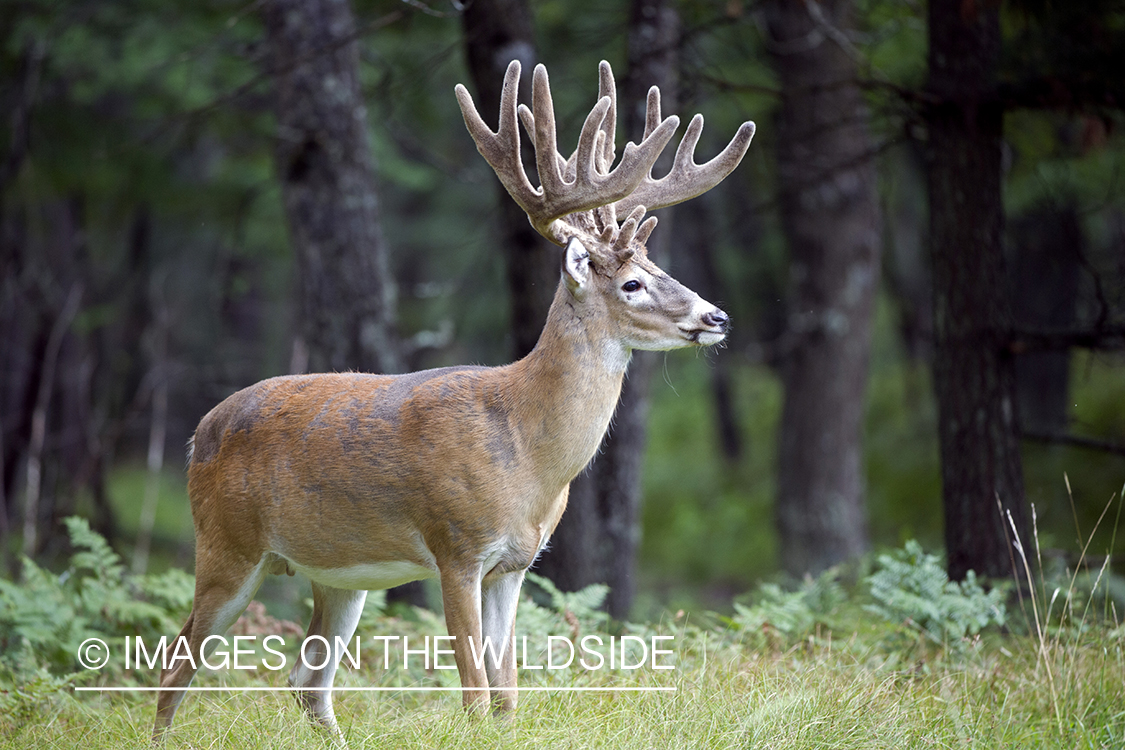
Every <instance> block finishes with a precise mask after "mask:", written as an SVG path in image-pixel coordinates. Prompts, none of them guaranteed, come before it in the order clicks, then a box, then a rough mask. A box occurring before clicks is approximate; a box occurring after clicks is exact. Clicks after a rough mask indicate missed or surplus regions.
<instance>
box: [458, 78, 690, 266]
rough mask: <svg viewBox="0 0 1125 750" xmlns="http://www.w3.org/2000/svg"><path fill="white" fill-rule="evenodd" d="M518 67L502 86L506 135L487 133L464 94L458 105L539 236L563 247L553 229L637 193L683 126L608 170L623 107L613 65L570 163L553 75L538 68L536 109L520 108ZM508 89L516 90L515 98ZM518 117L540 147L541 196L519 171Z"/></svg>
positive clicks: (651, 137) (662, 130) (635, 148)
mask: <svg viewBox="0 0 1125 750" xmlns="http://www.w3.org/2000/svg"><path fill="white" fill-rule="evenodd" d="M513 65H516V67H515V71H516V72H515V74H514V76H513V73H512V70H513V67H512V65H509V66H508V74H507V75H506V76H505V79H504V96H503V97H502V100H501V113H500V130H499V131H497V133H492V131H490V130H488V128H487V126H485V125H484V123H483V121H481V120H480V117H479V115H477V113H476V110H475V109H474V108H473V107H472V99H471V98H469V96H468V92H467V91H464V87H461V86H459V87H458V89H457V97H458V101H459V102H461V108H462V112H463V113H464V115H465V124H466V126H467V127H468V128H469V132H470V133H471V134H472V136H473V139H474V140H475V141H477V148H478V150H480V152H481V154H482V155H484V157H485V159H486V160H487V161H488V163H489V164H491V165H492V167H493V169H495V170H496V172H497V174H498V175H499V176H500V179H501V182H503V183H504V187H505V188H507V190H508V192H509V193H510V194H511V195H512V198H513V199H515V201H516V203H518V204H519V206H520V207H521V208H523V209H524V211H525V212H526V213H527V215H528V218H529V219H530V220H531V223H532V226H534V227H535V229H536V231H538V232H539V233H540V234H542V235H543V236H545V237H547V238H548V239H550V240H552V241H553V242H555V243H557V244H560V245H561V244H564V243H565V240H566V237H565V233H564V232H563V231H562V228H561V227H558V226H556V225H555V221H556V220H558V219H561V218H562V217H564V216H567V215H568V214H572V213H577V212H579V211H589V210H591V209H594V208H597V207H599V206H609V205H611V204H615V203H617V202H619V201H620V200H621V199H623V198H625V197H626V196H628V195H629V194H630V193H632V192H633V191H634V190H636V189H637V186H638V185H640V184H641V183H642V182H643V181H644V180H645V179H646V178H647V177H648V176H649V173H650V172H651V170H652V165H653V163H654V162H655V161H656V158H657V157H658V156H659V155H660V152H661V151H662V150H663V149H664V147H665V146H666V145H668V141H669V140H671V139H672V135H673V134H674V133H675V131H676V128H677V127H678V126H679V118H677V117H675V116H673V117H668V118H667V119H665V120H663V121H661V122H660V123H659V124H657V125H656V126H654V127H653V128H652V132H651V133H649V134H648V136H647V137H646V138H644V139H643V140H642V141H641V143H640V145H636V144H633V143H629V144H627V145H626V146H625V152H624V154H623V155H622V158H621V162H620V163H619V164H618V165H617V167H616V168H615V169H613V170H610V169H609V165H610V163H611V160H612V158H613V154H614V150H615V149H614V145H613V128H614V123H615V121H616V117H617V107H616V92H615V91H614V83H613V73H612V71H611V70H610V68H609V64H608V63H603V64H602V66H601V67H600V68H599V89H600V92H601V93H602V96H601V97H600V98H599V99H598V103H597V104H595V105H594V108H593V109H592V110H591V111H590V114H589V115H587V116H586V121H585V123H584V124H583V126H582V134H581V136H580V137H579V140H578V148H577V149H576V150H575V152H574V154H573V155H572V156H571V157H570V159H564V158H563V157H562V155H561V154H559V152H558V147H557V136H556V133H555V112H554V104H553V101H552V98H551V85H550V81H549V79H548V77H547V69H546V68H545V67H544V66H543V65H537V66H535V72H534V74H533V77H532V98H531V109H528V108H527V107H526V106H523V105H520V106H519V107H517V106H516V104H515V82H516V81H518V79H519V67H518V65H517V64H516V63H515V62H513ZM509 82H511V84H512V86H511V96H510V97H509V96H508V94H509ZM517 117H518V118H519V119H520V120H521V121H522V122H523V126H524V129H525V130H526V131H527V132H528V134H529V135H530V136H531V139H532V142H533V144H534V146H535V163H536V167H537V168H538V170H539V182H540V186H541V187H540V188H538V189H535V188H533V187H531V184H530V182H529V181H528V179H527V175H526V173H525V172H524V171H523V167H522V165H521V164H520V163H519V152H518V147H519V139H518V137H517V136H514V135H513V132H514V130H515V122H516V119H517Z"/></svg>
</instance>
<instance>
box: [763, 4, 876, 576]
mask: <svg viewBox="0 0 1125 750" xmlns="http://www.w3.org/2000/svg"><path fill="white" fill-rule="evenodd" d="M766 9H767V11H766V12H767V19H768V28H769V33H770V35H771V37H772V38H771V40H770V45H769V46H770V52H771V57H772V59H773V63H774V66H775V68H776V69H777V73H778V76H779V78H780V79H781V88H782V102H781V112H780V115H779V120H778V125H777V139H778V157H777V158H778V180H779V183H780V185H779V188H780V193H781V221H782V228H783V230H784V232H785V236H786V238H787V241H788V245H789V253H790V261H789V272H790V284H791V290H790V300H789V308H790V309H789V315H788V321H787V331H786V338H787V339H788V341H789V343H790V345H789V346H788V347H787V349H786V353H785V355H784V356H783V358H782V360H781V361H780V363H779V365H780V371H781V373H780V374H781V379H782V384H783V386H784V389H785V397H784V405H783V408H782V415H781V427H780V437H779V441H780V442H779V450H778V497H777V510H776V513H777V525H778V533H779V537H780V545H781V558H782V560H781V561H782V564H783V566H784V568H785V570H786V571H787V572H789V573H790V574H792V575H803V574H805V573H813V574H815V573H817V572H819V571H821V570H824V569H825V568H827V567H829V566H831V565H834V564H836V563H838V562H840V561H842V560H846V559H848V558H850V557H854V556H856V555H859V554H861V553H862V552H864V550H866V549H867V531H866V517H865V511H864V500H863V497H864V481H863V440H862V435H863V416H864V406H865V400H866V399H865V392H866V388H867V368H868V359H869V352H870V348H871V317H872V311H873V307H874V302H875V292H876V286H877V283H878V279H879V249H880V234H879V232H880V218H879V205H878V199H877V194H876V189H875V184H876V183H875V170H874V165H873V163H872V146H871V139H870V136H869V134H868V129H867V119H868V116H867V109H866V107H865V105H864V103H863V98H862V96H861V93H860V91H859V88H858V87H857V86H856V84H855V77H856V69H855V64H854V62H853V60H852V58H851V57H850V56H849V54H848V50H847V49H846V48H845V46H842V45H846V44H847V41H846V39H841V38H840V37H842V36H843V33H842V32H841V29H846V28H848V27H849V26H850V16H851V9H852V5H851V3H850V2H849V1H848V0H834V1H833V2H825V3H821V4H820V5H816V6H814V5H813V4H811V3H806V2H792V1H791V0H769V2H767V4H766Z"/></svg>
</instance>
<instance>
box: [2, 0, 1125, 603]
mask: <svg viewBox="0 0 1125 750" xmlns="http://www.w3.org/2000/svg"><path fill="white" fill-rule="evenodd" d="M1123 11H1125V6H1123V5H1122V3H1121V2H1118V1H1115V0H1099V1H1097V2H1086V3H1066V4H1056V3H1051V2H1040V1H1039V0H1020V2H1012V3H1005V4H1003V5H1000V4H997V3H992V2H988V1H987V0H984V1H982V2H968V3H963V2H948V0H934V2H932V3H931V4H930V5H929V6H926V5H925V4H922V3H916V2H908V1H899V0H859V1H858V2H850V1H849V0H835V1H834V2H825V3H820V4H818V3H815V2H808V3H791V2H786V0H760V1H759V2H740V1H739V0H731V1H730V2H725V3H714V2H688V1H684V2H672V1H671V0H631V1H630V0H622V1H621V2H586V1H585V0H577V1H574V2H569V1H568V2H535V3H528V2H525V1H520V0H487V1H486V0H475V1H474V2H470V3H457V4H446V3H421V2H391V1H390V0H374V1H363V0H356V1H355V2H352V3H348V2H343V1H341V0H276V1H275V0H270V1H262V2H254V3H229V2H218V1H213V2H195V1H193V2H186V1H178V0H160V1H158V0H122V1H121V2H111V3H107V2H96V1H93V0H62V1H59V2H46V1H43V2H36V1H34V0H27V1H22V0H21V1H19V2H6V3H4V4H3V6H2V7H0V29H2V31H0V36H2V40H3V46H2V48H0V112H2V113H3V114H4V116H3V118H2V122H0V128H2V130H0V144H2V145H4V147H5V149H6V150H5V152H4V154H3V161H2V163H0V284H2V287H0V289H2V292H0V461H2V463H0V475H2V482H0V555H2V557H3V566H4V568H5V570H6V571H7V573H8V574H10V577H12V578H16V577H17V570H18V564H17V561H18V559H19V556H20V555H28V556H31V557H33V558H35V559H37V560H40V561H43V562H44V563H46V564H50V563H51V561H61V560H62V559H64V558H65V556H66V555H67V554H68V553H69V548H68V541H67V535H66V533H65V528H64V526H63V524H62V519H63V518H65V517H67V516H71V515H75V514H77V515H82V516H86V517H88V518H89V519H91V523H92V525H93V526H94V528H95V529H97V530H98V531H99V532H100V533H102V534H103V535H104V536H105V537H106V538H107V539H108V540H109V541H110V542H111V543H112V544H113V545H114V547H116V548H117V549H118V550H119V551H120V552H122V553H123V554H124V555H125V557H126V559H128V560H130V561H131V562H132V564H133V567H134V569H135V570H136V571H138V572H143V571H145V570H150V569H154V570H162V569H165V568H168V567H179V568H185V569H190V568H191V565H192V559H193V546H192V542H193V540H192V527H191V520H190V510H189V508H188V504H187V499H186V493H185V490H184V477H183V471H182V466H183V458H182V456H183V446H184V445H185V444H186V443H187V440H188V438H189V436H190V435H191V432H192V430H193V429H194V427H195V425H196V423H197V422H198V420H199V419H200V417H201V416H202V415H203V414H205V413H206V412H207V411H208V410H209V409H210V408H211V407H212V406H214V405H215V404H216V403H218V402H219V401H220V400H221V399H223V398H224V397H226V396H227V395H229V394H230V393H232V392H234V391H235V390H237V389H239V388H242V387H245V386H247V385H249V384H251V383H253V382H255V381H257V380H259V379H261V378H264V377H268V376H272V375H279V374H284V373H290V372H301V371H310V370H313V371H316V370H344V369H363V370H381V371H388V372H396V371H397V372H401V371H408V370H415V369H421V368H425V367H436V366H441V365H446V364H459V363H476V364H500V363H503V362H507V361H510V360H511V359H512V358H514V357H516V356H520V355H521V354H522V353H526V351H527V350H528V349H529V348H530V346H531V345H533V344H534V339H535V336H536V335H537V334H538V331H539V330H540V328H541V326H542V321H543V317H544V312H545V304H544V299H548V300H549V295H550V293H551V292H552V291H553V289H554V284H555V279H557V272H558V263H559V254H558V251H557V249H555V248H553V247H551V246H550V245H546V246H544V245H543V244H541V243H540V242H539V241H537V240H536V239H534V236H532V237H531V238H529V237H528V235H529V234H532V235H533V233H530V232H529V227H528V226H527V223H526V219H525V218H524V217H523V215H522V214H520V213H518V209H515V210H514V211H513V209H514V205H513V204H512V203H511V201H510V199H509V198H508V197H507V196H506V195H504V194H503V191H502V190H501V189H500V188H499V186H498V184H497V183H496V181H495V178H494V176H493V174H492V172H491V170H490V169H489V168H488V166H487V165H486V164H485V163H484V161H483V160H482V159H481V158H480V157H479V155H478V154H477V153H476V149H475V148H474V146H473V143H472V140H471V139H470V138H469V136H468V134H467V133H466V131H465V129H464V125H463V122H462V120H461V115H460V113H459V111H458V109H457V106H456V103H455V100H454V97H453V93H452V91H453V86H454V84H456V83H459V82H463V83H466V84H467V85H468V86H469V88H470V90H471V91H472V92H473V94H474V96H475V97H477V101H478V104H479V106H480V108H481V111H482V114H483V115H484V116H485V118H486V121H488V122H490V123H494V122H495V112H496V103H497V102H498V94H497V92H496V89H495V87H497V86H498V84H499V81H500V79H501V76H502V71H503V68H504V67H505V66H506V64H507V62H508V61H509V60H510V59H512V58H513V57H518V58H520V59H521V60H523V61H524V63H525V64H524V75H525V78H527V77H529V73H530V68H531V65H530V64H529V63H534V62H540V61H541V62H544V63H545V64H546V65H547V67H548V69H549V71H550V74H551V81H552V89H553V92H554V94H555V103H556V113H557V117H558V121H559V127H560V131H561V134H560V143H562V144H564V147H565V144H571V143H574V142H576V139H577V132H578V129H579V127H580V125H581V122H582V119H583V118H584V117H585V114H586V113H587V112H588V111H589V108H590V107H591V106H592V104H593V102H594V94H595V91H596V89H595V86H596V83H595V81H596V69H597V64H598V61H599V60H600V59H606V60H609V61H610V62H611V63H612V64H613V66H614V70H615V71H616V73H617V75H618V81H619V84H620V88H621V96H622V100H623V101H624V102H625V105H623V112H624V115H623V117H622V120H623V123H622V129H621V135H619V137H621V138H622V139H623V140H624V139H633V140H636V139H638V137H639V135H640V133H639V130H640V127H639V126H638V124H637V123H638V118H637V116H636V114H635V109H636V107H635V106H634V105H635V103H636V102H640V101H643V95H644V91H645V90H646V89H647V87H648V85H650V84H659V85H660V86H661V89H662V91H663V93H664V97H665V107H664V109H665V112H666V113H676V114H679V115H680V116H681V121H684V122H686V118H687V117H689V116H690V115H691V114H693V113H695V112H702V113H703V114H704V115H705V117H706V121H707V127H706V129H705V130H704V132H703V138H702V140H701V143H700V146H699V149H698V151H699V155H700V156H699V158H700V159H701V160H702V159H704V158H709V157H710V156H711V155H713V154H714V153H716V152H717V151H718V150H719V149H720V148H721V147H722V146H723V145H724V144H725V143H726V141H727V139H729V137H730V136H731V135H732V134H733V132H734V130H735V129H736V127H737V126H738V124H739V123H741V122H742V121H744V120H747V119H753V120H755V121H756V122H757V124H758V134H757V136H756V137H755V140H754V142H753V144H752V145H751V148H750V151H749V153H748V155H747V157H746V158H745V160H744V161H743V163H742V165H741V166H740V167H739V168H738V170H736V172H735V173H734V174H733V175H732V176H731V177H729V178H728V179H727V180H726V181H725V182H724V183H723V184H721V185H720V186H719V187H718V188H716V189H714V190H712V191H711V192H710V193H708V194H707V195H705V196H703V197H701V198H698V199H696V200H694V201H692V202H690V203H687V204H684V205H683V206H680V207H676V208H673V209H665V210H664V211H662V212H661V213H660V216H661V225H660V227H659V228H658V229H657V230H656V233H655V234H654V236H653V244H652V246H651V252H652V253H653V254H654V255H655V256H657V257H658V259H659V262H661V263H662V264H663V265H664V267H665V268H667V269H668V270H669V271H670V273H671V274H672V275H673V276H675V277H676V278H678V279H680V280H681V281H683V282H684V283H686V284H687V285H688V286H690V287H692V288H693V289H695V290H696V291H698V292H699V293H700V294H701V295H702V296H703V297H705V298H706V299H709V300H711V301H714V302H717V303H719V304H720V305H722V306H723V307H724V309H726V310H727V311H728V312H729V313H730V314H731V315H732V318H733V320H734V329H733V334H732V336H731V338H730V340H729V343H728V344H727V345H726V347H725V348H724V349H721V350H718V351H708V352H705V353H698V354H692V353H684V352H679V353H670V354H667V355H663V354H661V355H646V356H644V357H641V356H638V357H637V358H636V361H635V362H634V365H633V372H632V374H631V376H630V379H629V383H628V386H627V390H626V394H625V396H624V399H623V402H622V405H621V408H620V409H619V413H618V416H617V419H616V421H615V426H614V428H613V431H612V435H611V437H610V439H609V441H608V442H607V444H606V446H605V448H604V449H603V451H602V452H601V453H600V455H599V456H598V457H597V458H596V459H595V462H594V464H593V466H592V467H591V469H590V470H589V471H588V472H587V473H586V474H585V475H584V476H583V477H582V478H580V479H579V480H578V482H576V485H575V487H574V489H573V491H572V500H571V507H570V509H569V510H568V513H567V515H566V516H565V517H564V523H563V525H562V526H561V527H560V529H559V532H558V534H557V535H556V541H555V544H554V548H553V549H552V551H551V552H550V553H549V554H547V555H546V556H545V558H544V559H543V560H542V561H541V562H540V563H539V570H540V571H541V572H543V573H545V574H546V575H548V576H549V577H551V578H553V579H554V580H555V581H556V582H558V583H559V585H560V586H561V587H563V588H565V589H577V588H580V587H582V586H584V585H586V584H588V583H592V582H607V583H609V585H610V599H609V600H608V607H609V609H610V612H611V613H613V614H614V615H615V616H617V617H626V616H629V615H632V616H634V617H636V616H647V615H649V614H651V613H653V612H657V611H659V610H660V609H662V608H665V607H671V608H673V609H675V608H677V607H689V608H690V607H702V606H705V607H707V608H718V609H726V608H728V607H729V606H730V603H731V601H732V599H733V598H734V597H735V596H737V595H738V594H741V593H743V592H745V591H748V590H750V589H751V588H753V586H754V585H755V583H757V582H759V581H762V580H769V579H774V578H777V577H779V576H780V577H789V578H791V579H792V578H800V577H801V576H803V575H804V574H805V573H813V574H815V573H818V572H820V571H822V570H824V569H826V568H828V567H830V566H832V565H835V564H837V563H840V562H843V561H846V560H850V559H856V558H857V557H860V556H862V555H863V554H864V553H866V552H868V551H869V550H871V549H876V548H882V547H888V546H899V545H901V544H902V543H903V542H905V541H906V540H908V539H911V538H914V539H918V540H920V541H921V542H922V544H923V545H924V546H925V547H926V548H929V549H935V550H936V549H942V548H944V549H945V551H946V555H947V563H948V567H949V572H950V574H951V576H952V577H954V578H963V577H964V575H965V573H966V571H967V570H970V569H974V570H976V571H978V572H981V573H984V574H987V575H992V576H1005V575H1008V574H1009V573H1010V572H1011V560H1012V559H1013V558H1012V557H1011V555H1010V547H1009V545H1008V540H1009V537H1008V536H1007V534H1008V530H1009V529H1015V530H1016V531H1017V532H1018V533H1020V534H1021V535H1025V536H1024V538H1029V536H1030V533H1029V532H1030V531H1031V529H1032V516H1031V508H1032V506H1034V508H1035V522H1034V525H1035V528H1037V531H1038V536H1039V539H1040V542H1041V544H1042V546H1043V547H1044V548H1045V549H1047V550H1049V552H1048V556H1050V555H1054V556H1056V557H1057V558H1058V559H1059V560H1061V561H1066V562H1070V563H1073V562H1074V560H1073V558H1074V557H1075V556H1076V553H1077V550H1078V549H1080V548H1081V544H1076V542H1075V540H1076V538H1077V539H1081V540H1082V543H1085V542H1086V540H1087V538H1088V535H1089V534H1090V532H1091V530H1092V529H1093V528H1094V527H1095V522H1096V521H1097V520H1098V518H1099V516H1100V514H1101V513H1102V512H1103V510H1104V509H1105V507H1106V503H1107V501H1108V500H1109V499H1110V498H1111V497H1112V496H1113V495H1114V493H1117V492H1119V491H1120V489H1121V486H1122V482H1123V479H1125V359H1123V355H1122V354H1121V349H1122V348H1123V346H1125V184H1123V179H1122V168H1123V167H1125V150H1123V146H1125V143H1123V140H1122V127H1121V126H1122V121H1123V116H1122V107H1123V106H1125V83H1123V78H1122V76H1121V75H1120V71H1121V70H1125V59H1123V58H1125V12H1123ZM489 87H492V88H491V89H490V88H489ZM349 123H350V124H353V125H357V127H350V126H349ZM658 171H659V169H658ZM357 206H358V207H359V208H356V207H357ZM318 232H319V234H318ZM998 500H999V503H1000V504H1001V505H1002V506H1003V508H1004V509H1005V511H1007V512H1010V513H1011V522H1010V523H1009V521H1008V520H1007V518H1006V517H1004V516H1002V515H1001V513H1000V512H998V510H997V501H998ZM1114 544H1115V545H1116V546H1115V548H1113V549H1111V546H1112V545H1114ZM1090 548H1091V551H1092V552H1096V553H1097V554H1098V555H1103V556H1104V555H1107V554H1116V555H1117V556H1118V558H1117V559H1118V560H1119V559H1120V555H1121V553H1122V551H1123V550H1125V534H1122V535H1116V536H1115V535H1113V528H1112V527H1111V525H1110V524H1106V525H1105V526H1103V527H1099V531H1098V534H1097V535H1095V537H1094V539H1093V541H1092V542H1091V545H1090ZM1102 560H1104V557H1103V558H1101V559H1093V561H1092V563H1091V564H1092V565H1094V566H1095V568H1096V567H1097V566H1099V565H1100V564H1101V562H1102ZM1117 567H1118V569H1119V567H1120V566H1119V565H1118V566H1117ZM271 586H272V587H273V588H271V589H270V591H269V592H267V595H268V596H269V597H270V598H271V602H273V603H276V606H277V607H279V609H280V611H281V612H282V614H285V615H294V614H295V613H297V612H298V611H299V604H298V603H299V602H300V601H302V600H303V598H304V597H305V596H307V594H304V593H302V590H301V589H300V588H299V586H300V584H298V583H295V582H289V581H281V582H280V583H276V582H275V583H271ZM399 595H400V596H401V597H405V598H407V599H412V600H414V601H426V598H427V593H426V592H425V591H424V590H421V589H414V590H405V591H401V592H399ZM430 599H431V601H432V592H431V594H430ZM271 606H272V605H271Z"/></svg>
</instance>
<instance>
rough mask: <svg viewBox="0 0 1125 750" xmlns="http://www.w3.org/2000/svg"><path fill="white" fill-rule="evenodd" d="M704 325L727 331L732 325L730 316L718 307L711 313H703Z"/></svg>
mask: <svg viewBox="0 0 1125 750" xmlns="http://www.w3.org/2000/svg"><path fill="white" fill-rule="evenodd" d="M703 325H705V326H710V327H712V328H718V329H719V330H721V331H723V332H724V333H725V332H726V330H727V328H728V327H729V326H730V316H728V315H727V314H726V313H725V312H723V311H722V310H720V309H719V308H717V307H716V308H715V309H714V310H712V311H711V312H709V313H703Z"/></svg>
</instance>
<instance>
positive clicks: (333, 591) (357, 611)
mask: <svg viewBox="0 0 1125 750" xmlns="http://www.w3.org/2000/svg"><path fill="white" fill-rule="evenodd" d="M312 590H313V613H312V621H311V622H309V630H308V633H307V634H306V636H305V644H304V647H303V649H302V653H303V658H302V656H298V657H297V663H296V665H295V666H294V667H293V671H291V672H290V673H289V685H290V686H291V687H295V688H299V690H298V692H297V700H298V701H299V702H300V704H301V706H302V707H303V708H304V709H305V710H306V711H307V712H308V714H309V716H310V717H311V718H312V719H313V720H314V721H316V722H317V723H319V724H321V725H323V726H324V727H325V728H326V729H327V730H328V731H329V732H332V733H333V734H338V733H339V727H337V725H336V714H335V712H334V711H333V710H332V690H331V688H332V681H333V679H335V677H336V668H337V667H338V666H339V664H340V658H341V657H342V656H343V649H341V648H337V642H338V640H339V642H340V643H341V644H344V645H346V644H348V642H349V641H350V640H351V638H352V635H353V634H354V633H355V629H356V625H358V624H359V616H360V615H361V614H362V613H363V603H364V601H366V599H367V592H366V591H350V590H347V589H337V588H332V587H331V586H325V585H323V584H319V583H316V582H315V581H314V582H313V584H312ZM312 636H320V637H321V638H323V639H324V640H323V641H322V640H320V638H312ZM326 644H327V645H326ZM306 662H307V664H306ZM310 665H311V666H310ZM313 667H317V668H316V669H314V668H313Z"/></svg>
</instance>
